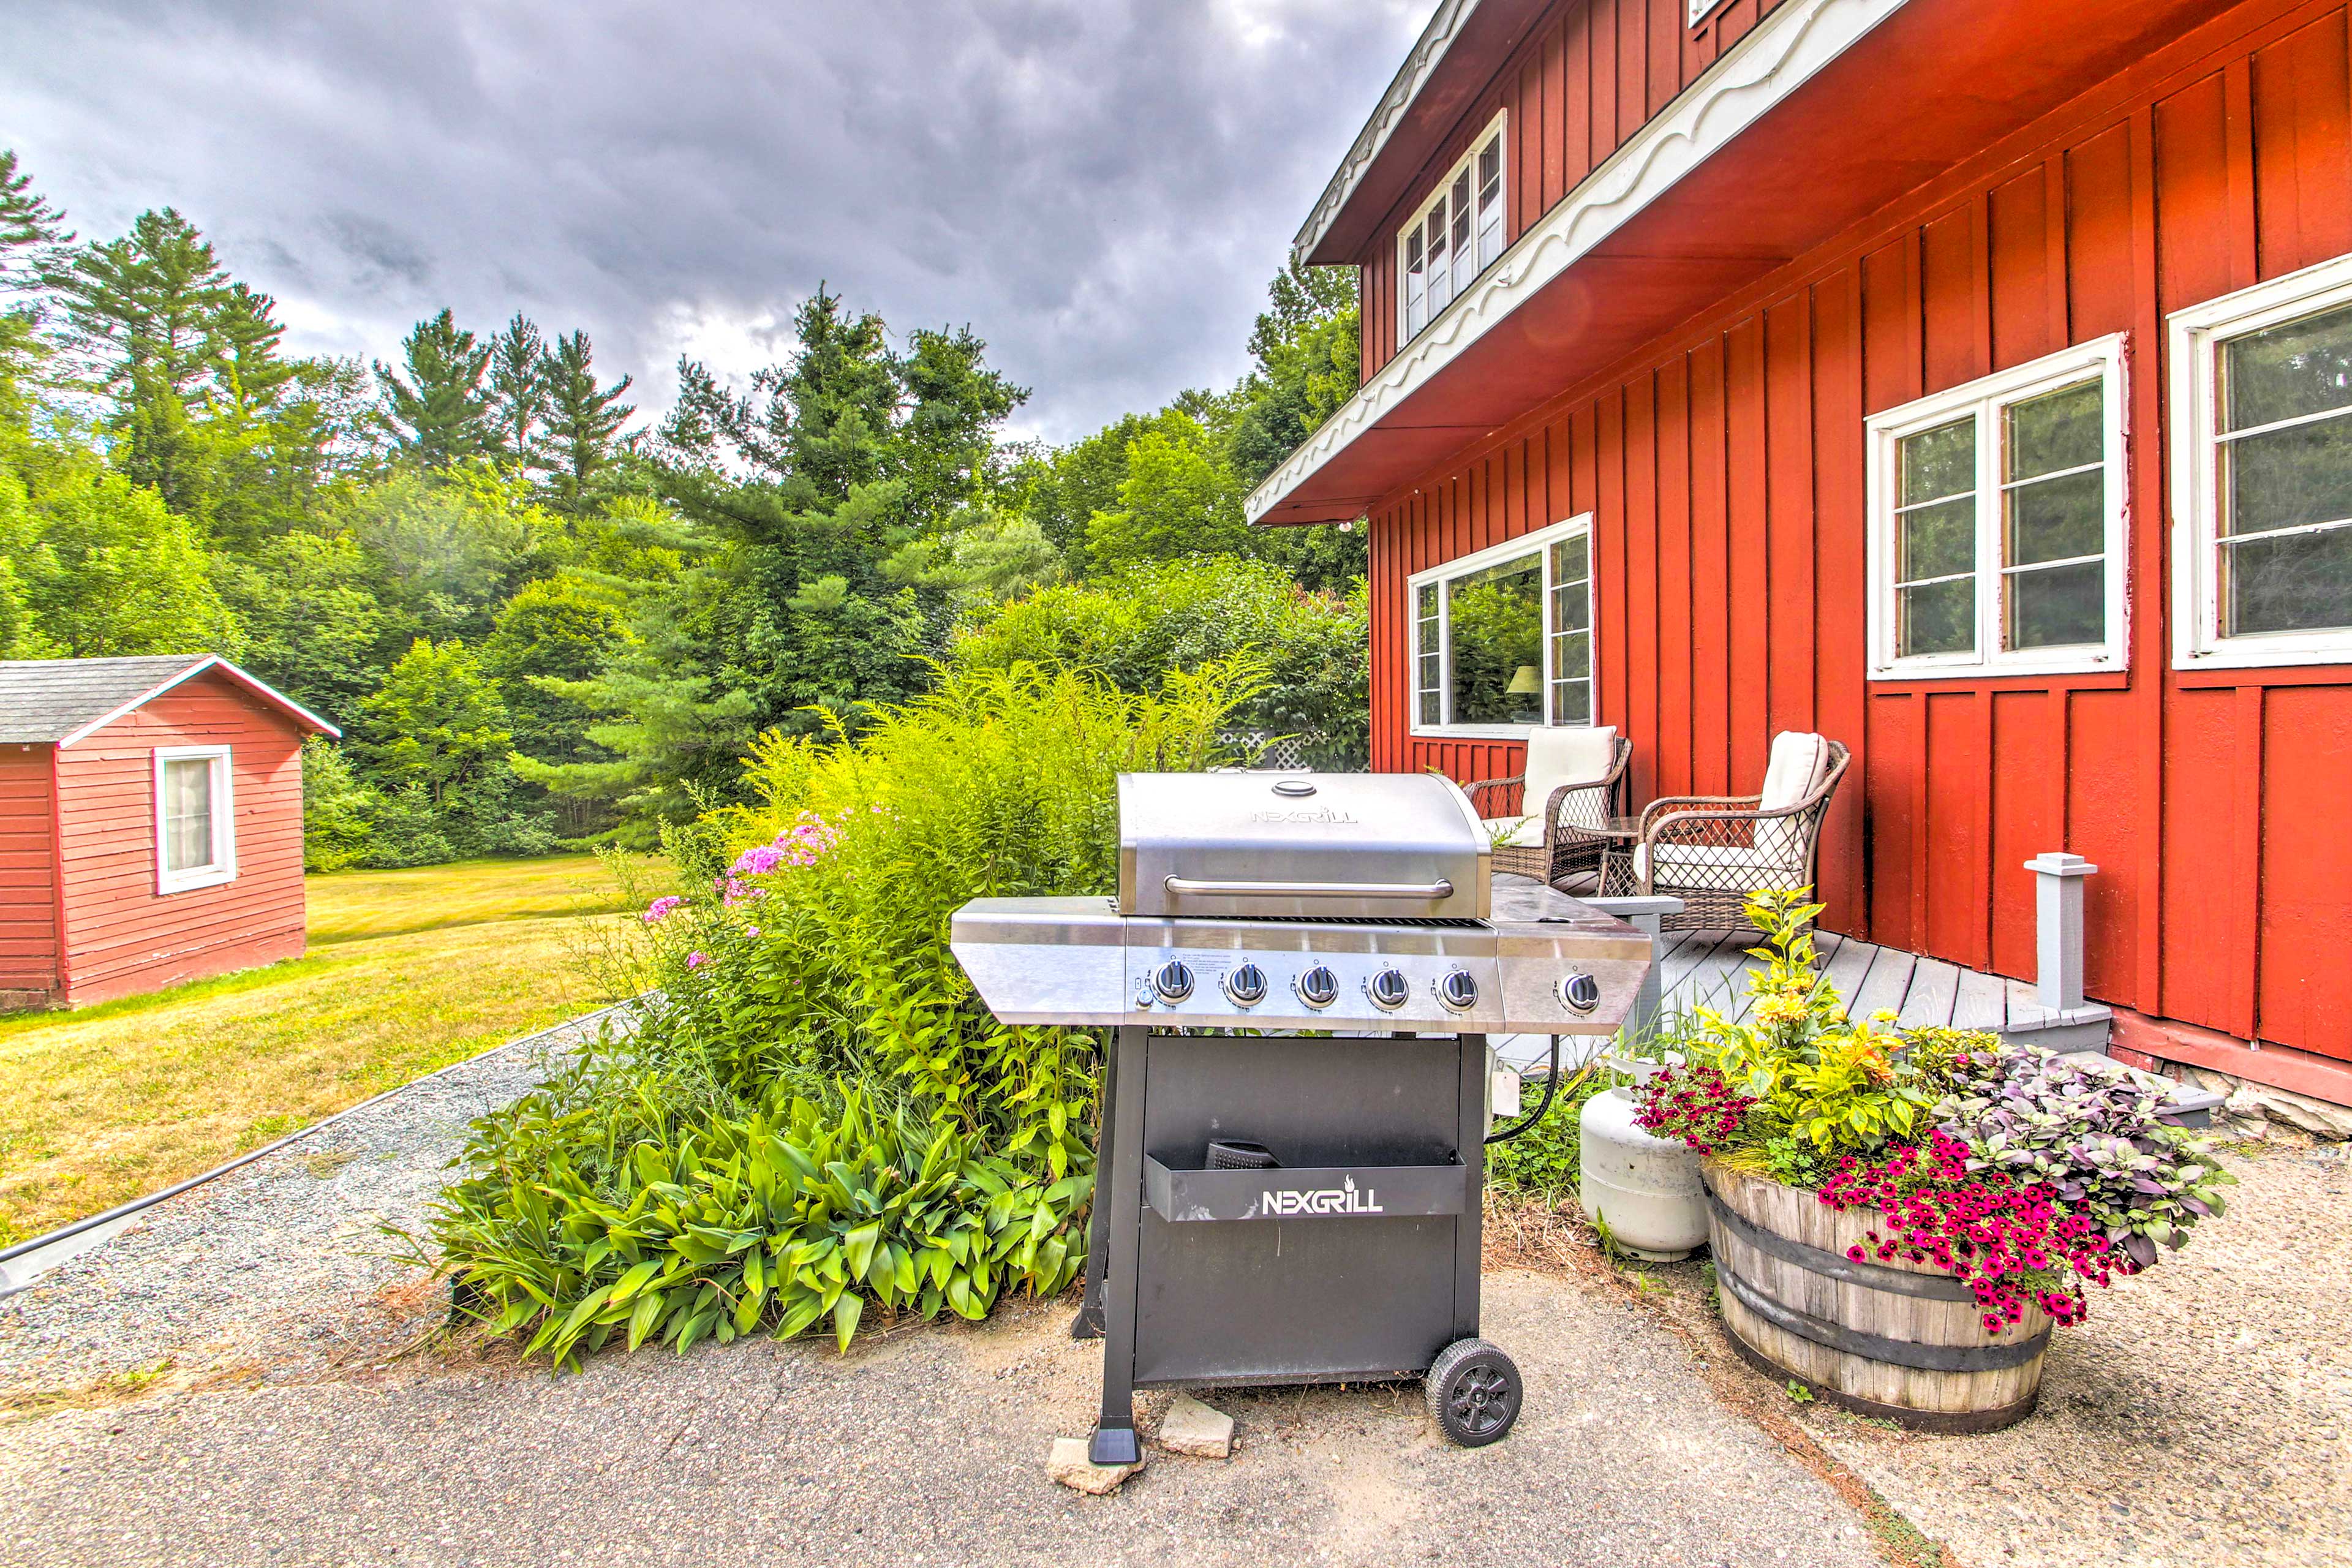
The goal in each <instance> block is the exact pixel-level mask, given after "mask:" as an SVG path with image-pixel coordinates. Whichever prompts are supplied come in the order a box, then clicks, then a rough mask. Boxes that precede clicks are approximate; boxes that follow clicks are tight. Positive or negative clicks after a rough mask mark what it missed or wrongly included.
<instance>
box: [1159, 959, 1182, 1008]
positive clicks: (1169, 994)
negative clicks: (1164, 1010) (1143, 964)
mask: <svg viewBox="0 0 2352 1568" xmlns="http://www.w3.org/2000/svg"><path fill="white" fill-rule="evenodd" d="M1151 984H1152V988H1153V989H1154V990H1156V991H1158V992H1159V993H1160V995H1161V996H1163V997H1165V998H1167V999H1168V1000H1169V1001H1171V1002H1181V1001H1182V1000H1184V998H1185V997H1187V996H1190V995H1191V994H1192V967H1191V965H1189V964H1187V963H1185V962H1184V961H1183V960H1182V959H1181V958H1171V959H1170V960H1169V961H1168V962H1167V963H1163V964H1161V965H1160V973H1157V974H1155V975H1153V976H1152V977H1151Z"/></svg>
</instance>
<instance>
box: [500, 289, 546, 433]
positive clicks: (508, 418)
mask: <svg viewBox="0 0 2352 1568" xmlns="http://www.w3.org/2000/svg"><path fill="white" fill-rule="evenodd" d="M547 357H548V355H547V340H546V339H545V338H543V337H541V335H540V331H539V329H538V328H537V327H535V326H533V325H532V324H531V323H530V321H529V320H528V319H527V318H525V317H524V315H523V313H522V312H521V311H520V310H517V311H516V312H515V313H514V320H512V321H509V322H508V323H507V324H506V328H505V330H504V331H501V332H499V335H498V336H497V337H494V338H492V339H491V340H490V420H491V423H492V424H493V425H494V426H496V428H497V430H498V445H499V450H500V451H501V452H503V453H504V454H505V455H506V457H507V458H508V459H509V461H511V462H513V463H515V464H516V465H518V466H519V467H524V468H528V467H530V466H531V465H532V463H534V462H535V461H536V460H537V458H538V436H539V429H540V426H541V425H543V424H545V423H546V421H547V415H548V399H547V394H548V385H547Z"/></svg>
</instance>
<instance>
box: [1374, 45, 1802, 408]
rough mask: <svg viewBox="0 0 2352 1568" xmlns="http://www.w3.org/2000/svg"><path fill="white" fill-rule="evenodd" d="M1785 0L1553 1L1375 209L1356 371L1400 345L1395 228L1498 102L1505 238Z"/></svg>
mask: <svg viewBox="0 0 2352 1568" xmlns="http://www.w3.org/2000/svg"><path fill="white" fill-rule="evenodd" d="M1781 3H1782V0H1726V3H1725V4H1723V5H1718V6H1717V7H1716V9H1715V10H1714V11H1713V12H1712V13H1710V14H1709V15H1708V16H1706V18H1704V19H1703V20H1702V21H1700V22H1699V23H1698V24H1697V25H1696V26H1693V25H1692V23H1691V20H1690V0H1572V3H1570V4H1565V5H1555V6H1553V7H1551V8H1550V10H1549V12H1548V13H1547V14H1546V15H1545V16H1543V17H1542V18H1541V19H1540V20H1539V21H1538V23H1537V24H1536V26H1533V27H1532V28H1530V29H1529V30H1528V36H1527V37H1525V38H1524V39H1522V40H1521V41H1520V43H1519V45H1518V47H1517V49H1516V50H1515V51H1514V52H1513V54H1512V57H1511V59H1510V61H1509V63H1508V64H1507V65H1506V66H1505V67H1504V68H1502V69H1501V70H1500V71H1498V72H1497V73H1496V76H1495V79H1494V80H1493V81H1491V82H1490V83H1488V84H1487V86H1486V89H1484V90H1483V91H1482V92H1481V93H1480V94H1479V95H1478V97H1477V98H1476V99H1475V100H1474V102H1473V106H1472V107H1471V108H1470V109H1469V110H1467V111H1466V112H1465V114H1464V116H1463V118H1462V121H1461V123H1460V125H1459V127H1458V128H1457V129H1456V130H1455V131H1454V133H1453V134H1452V135H1451V136H1449V137H1448V138H1447V139H1446V140H1445V141H1444V142H1442V143H1440V145H1439V147H1438V150H1437V151H1436V153H1433V155H1432V156H1431V157H1430V158H1429V160H1428V162H1427V163H1425V164H1423V167H1422V170H1421V172H1420V174H1418V175H1416V176H1415V177H1414V179H1413V180H1412V184H1410V186H1409V187H1408V194H1407V195H1405V196H1404V197H1402V199H1401V200H1400V201H1399V202H1398V203H1397V205H1395V206H1394V207H1393V208H1391V210H1390V211H1389V212H1388V213H1387V214H1386V215H1384V216H1382V217H1381V221H1380V226H1379V228H1378V229H1377V231H1376V232H1377V233H1378V234H1379V235H1380V236H1381V239H1380V240H1379V241H1378V242H1377V243H1376V244H1375V245H1374V247H1373V249H1372V255H1371V259H1370V263H1369V264H1368V265H1366V266H1364V267H1363V268H1360V270H1359V276H1358V282H1359V284H1360V287H1361V289H1362V298H1363V302H1364V304H1363V321H1362V328H1361V331H1362V339H1363V342H1362V347H1363V365H1364V374H1366V375H1367V376H1369V375H1370V374H1371V373H1373V372H1374V371H1376V370H1378V369H1379V368H1380V367H1381V365H1384V364H1386V363H1388V362H1389V361H1390V360H1391V359H1392V358H1394V357H1395V356H1396V352H1397V346H1398V345H1397V325H1398V323H1397V308H1396V288H1397V276H1396V274H1397V256H1396V246H1395V243H1394V242H1395V239H1396V237H1397V235H1398V233H1399V231H1400V230H1402V228H1403V226H1404V223H1405V219H1406V218H1407V216H1410V215H1411V214H1412V212H1413V211H1414V210H1415V209H1416V208H1418V207H1420V206H1421V205H1422V204H1423V203H1424V202H1425V201H1427V200H1428V198H1429V196H1430V195H1431V193H1432V192H1433V189H1434V188H1435V182H1436V180H1437V177H1438V176H1439V175H1440V174H1443V173H1444V171H1445V170H1447V169H1449V168H1451V167H1453V165H1454V163H1455V162H1456V161H1457V160H1458V159H1460V158H1461V156H1462V154H1463V153H1466V152H1468V151H1469V150H1470V146H1471V143H1472V142H1473V141H1474V140H1475V138H1476V137H1477V136H1478V135H1479V134H1480V133H1482V132H1484V131H1485V130H1486V126H1487V124H1488V123H1489V122H1490V121H1493V119H1494V118H1495V113H1496V110H1503V111H1505V112H1506V114H1507V119H1506V121H1505V132H1504V134H1505V135H1506V136H1507V138H1508V141H1509V151H1508V156H1507V158H1506V160H1505V165H1504V166H1505V169H1506V171H1507V184H1508V186H1509V189H1508V194H1507V199H1506V208H1507V211H1506V216H1505V219H1504V238H1505V241H1506V243H1509V242H1512V241H1516V240H1517V238H1518V237H1519V236H1520V235H1521V234H1523V233H1525V232H1526V230H1527V228H1528V226H1529V225H1530V224H1533V223H1535V222H1536V221H1537V220H1538V219H1539V218H1541V217H1542V216H1543V215H1544V214H1545V213H1547V212H1549V210H1550V209H1551V208H1552V207H1553V206H1554V205H1558V204H1559V201H1560V200H1561V198H1562V197H1564V196H1566V195H1568V193H1569V192H1570V191H1571V190H1574V189H1575V188H1576V186H1577V184H1579V183H1580V182H1581V181H1582V180H1583V179H1584V177H1585V176H1586V175H1587V174H1591V173H1592V171H1593V170H1595V169H1597V168H1599V167H1600V166H1601V164H1602V163H1605V162H1606V161H1607V160H1608V158H1609V156H1610V154H1611V153H1614V152H1616V151H1617V149H1618V148H1619V147H1621V146H1622V145H1624V144H1625V142H1628V141H1630V140H1632V138H1633V133H1634V132H1637V131H1639V130H1641V129H1642V127H1643V125H1644V124H1646V123H1648V122H1649V121H1650V120H1651V119H1652V118H1653V117H1654V116H1655V115H1656V114H1658V113H1659V112H1660V111H1662V110H1664V108H1665V107H1666V105H1667V104H1669V103H1671V102H1672V101H1674V100H1675V96H1676V95H1677V94H1679V93H1680V92H1681V91H1682V90H1683V89H1684V88H1685V87H1688V86H1689V85H1690V84H1691V83H1692V82H1694V81H1696V80H1697V79H1698V78H1699V77H1700V76H1701V75H1702V74H1704V73H1705V71H1706V68H1708V67H1709V66H1711V65H1713V64H1714V63H1715V61H1716V58H1717V56H1719V55H1720V54H1722V52H1723V51H1724V50H1726V49H1727V48H1729V47H1732V46H1733V45H1734V44H1737V43H1738V42H1739V40H1740V39H1742V38H1744V37H1747V36H1748V33H1749V32H1750V31H1752V30H1753V29H1754V27H1755V26H1756V24H1757V22H1758V21H1759V19H1760V18H1762V17H1764V16H1769V15H1770V14H1771V13H1772V12H1773V11H1774V10H1775V9H1777V8H1778V7H1779V6H1780V4H1781Z"/></svg>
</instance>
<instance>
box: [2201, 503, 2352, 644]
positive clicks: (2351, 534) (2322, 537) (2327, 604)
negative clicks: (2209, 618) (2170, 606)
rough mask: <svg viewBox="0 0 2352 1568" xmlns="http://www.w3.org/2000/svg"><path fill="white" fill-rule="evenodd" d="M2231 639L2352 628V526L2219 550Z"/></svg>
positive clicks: (2255, 541) (2223, 594)
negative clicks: (2246, 634)
mask: <svg viewBox="0 0 2352 1568" xmlns="http://www.w3.org/2000/svg"><path fill="white" fill-rule="evenodd" d="M2221 570H2222V590H2221V602H2222V605H2223V609H2224V613H2225V614H2226V615H2227V616H2228V619H2229V635H2235V634H2238V633H2242V632H2306V631H2328V630H2333V629H2335V628H2336V627H2338V626H2352V527H2345V528H2330V529H2324V530H2322V531H2319V532H2317V533H2291V534H2289V535H2287V536H2286V537H2285V538H2284V539H2249V540H2245V541H2243V542H2237V543H2230V544H2224V545H2222V546H2221Z"/></svg>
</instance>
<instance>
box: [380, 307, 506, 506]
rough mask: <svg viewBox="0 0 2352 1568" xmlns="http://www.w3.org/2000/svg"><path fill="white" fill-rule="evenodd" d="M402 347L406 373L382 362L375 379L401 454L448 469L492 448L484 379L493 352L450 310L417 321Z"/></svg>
mask: <svg viewBox="0 0 2352 1568" xmlns="http://www.w3.org/2000/svg"><path fill="white" fill-rule="evenodd" d="M400 347H401V353H402V357H403V360H404V363H405V364H406V366H407V370H408V374H406V375H402V374H400V373H399V372H398V371H395V370H394V369H393V368H392V367H391V366H390V365H387V364H385V363H383V361H382V360H378V361H377V362H376V364H375V375H376V381H377V382H378V384H381V385H382V387H383V411H384V415H385V416H386V418H387V419H389V420H390V421H391V424H392V426H393V430H394V440H395V442H396V444H397V445H398V447H399V448H400V450H401V451H402V453H404V455H406V456H409V457H412V458H415V460H416V461H418V462H421V463H423V464H424V465H425V467H427V468H448V467H450V466H451V465H453V464H457V463H462V462H464V461H465V460H466V459H467V458H476V457H479V456H480V455H481V454H482V453H483V452H485V451H487V450H488V449H489V447H490V446H491V443H492V441H493V439H494V437H493V433H492V431H491V428H490V419H489V399H488V396H487V395H485V394H484V393H483V391H482V378H483V376H484V375H485V374H487V373H488V370H489V367H490V353H491V351H490V350H489V349H488V347H478V346H477V345H476V343H475V342H474V334H473V333H471V332H467V331H459V330H458V328H457V319H456V316H455V315H454V314H453V313H452V312H450V311H448V310H444V311H442V312H441V313H440V314H439V315H437V316H435V317H433V318H431V319H430V320H427V321H419V322H417V323H416V326H415V330H414V331H411V332H410V333H409V334H408V336H406V337H405V338H403V339H402V340H401V343H400Z"/></svg>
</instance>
